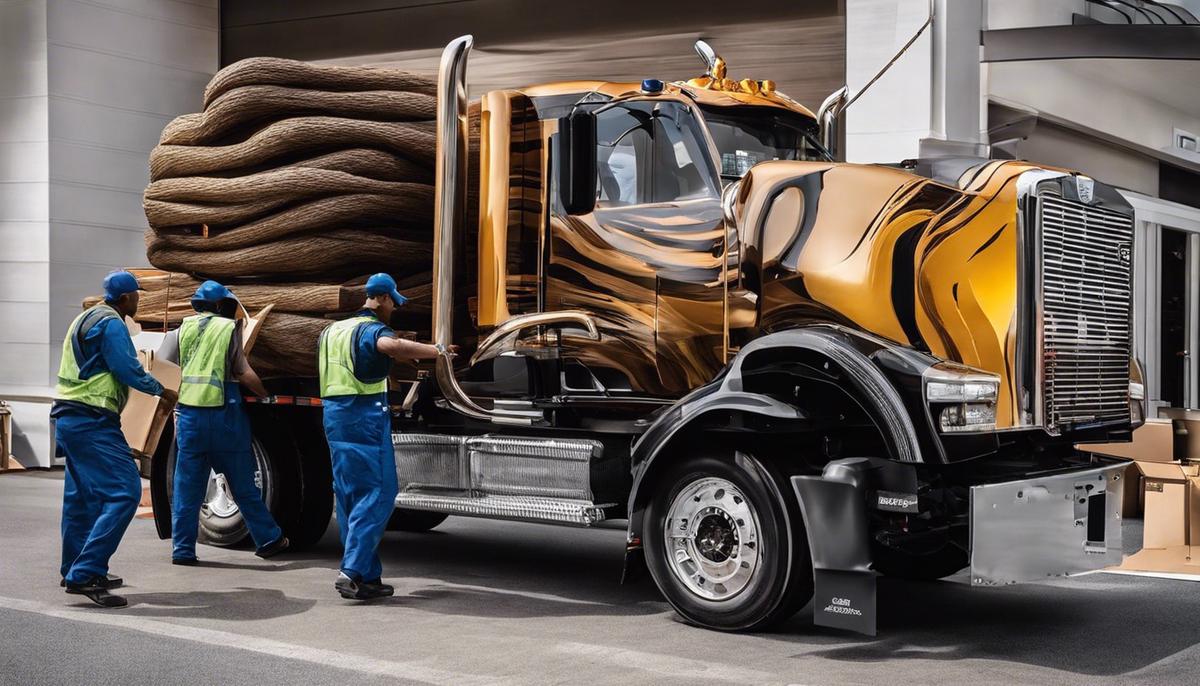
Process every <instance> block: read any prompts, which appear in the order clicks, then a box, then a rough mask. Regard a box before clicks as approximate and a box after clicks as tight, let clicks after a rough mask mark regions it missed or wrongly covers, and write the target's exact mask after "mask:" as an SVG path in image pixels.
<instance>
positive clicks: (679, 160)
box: [596, 100, 718, 207]
mask: <svg viewBox="0 0 1200 686" xmlns="http://www.w3.org/2000/svg"><path fill="white" fill-rule="evenodd" d="M697 134H698V125H697V123H696V120H695V118H694V117H693V116H692V113H691V111H690V110H689V109H688V108H687V107H685V106H683V105H681V104H680V103H677V102H670V101H663V102H656V101H645V100H639V101H634V102H628V103H622V104H620V105H617V106H616V107H612V108H609V109H606V110H603V111H601V112H599V113H598V114H597V115H596V145H597V149H596V167H597V174H598V176H599V183H598V184H597V188H598V195H597V203H596V204H597V207H622V206H626V205H641V204H646V203H666V202H674V201H680V200H695V199H699V198H715V197H717V195H718V191H717V182H716V174H715V172H714V170H713V169H712V167H711V164H710V162H709V160H708V156H707V155H706V154H705V148H704V145H703V144H702V143H701V140H703V139H702V138H701V137H700V136H699V135H697Z"/></svg>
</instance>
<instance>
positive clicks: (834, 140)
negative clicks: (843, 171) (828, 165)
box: [817, 86, 849, 160]
mask: <svg viewBox="0 0 1200 686" xmlns="http://www.w3.org/2000/svg"><path fill="white" fill-rule="evenodd" d="M848 95H849V90H848V89H847V87H846V86H842V87H841V88H839V89H837V90H835V91H834V92H832V93H830V94H829V97H827V98H825V102H822V103H821V106H820V107H819V108H818V109H817V124H818V125H819V126H820V127H821V145H823V146H825V149H826V150H828V151H829V154H830V155H832V156H833V159H835V160H840V159H841V154H840V153H841V151H840V150H838V149H837V148H838V127H839V122H840V121H841V117H842V112H843V111H844V110H845V109H846V107H847V105H848V103H847V101H846V99H847V96H848Z"/></svg>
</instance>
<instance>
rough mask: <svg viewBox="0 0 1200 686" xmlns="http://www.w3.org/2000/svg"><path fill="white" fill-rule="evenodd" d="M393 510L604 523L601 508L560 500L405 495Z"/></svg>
mask: <svg viewBox="0 0 1200 686" xmlns="http://www.w3.org/2000/svg"><path fill="white" fill-rule="evenodd" d="M396 507H403V508H408V509H412V510H426V511H429V512H445V513H447V514H455V515H466V516H469V517H490V518H495V519H516V520H520V521H526V522H547V523H553V524H572V525H575V526H591V525H593V524H596V523H597V522H600V521H602V520H603V519H604V507H605V506H603V505H595V504H593V503H592V502H590V501H583V500H560V499H555V498H538V497H530V496H510V495H479V496H471V495H461V496H456V495H447V494H440V493H427V492H420V491H405V492H402V493H401V494H400V495H398V496H396Z"/></svg>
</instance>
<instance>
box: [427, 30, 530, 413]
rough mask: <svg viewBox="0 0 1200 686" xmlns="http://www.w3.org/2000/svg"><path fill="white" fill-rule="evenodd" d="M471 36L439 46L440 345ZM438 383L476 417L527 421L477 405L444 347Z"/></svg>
mask: <svg viewBox="0 0 1200 686" xmlns="http://www.w3.org/2000/svg"><path fill="white" fill-rule="evenodd" d="M473 43H474V38H473V37H472V36H470V35H466V36H460V37H458V38H455V39H454V40H452V41H450V43H449V44H448V45H446V49H445V50H443V51H442V62H441V66H440V67H439V69H438V87H437V98H438V100H437V108H438V110H437V159H436V161H435V166H434V179H435V181H434V182H435V183H436V185H437V186H436V195H435V196H434V197H435V202H434V207H433V224H434V226H433V342H434V343H435V344H437V345H438V346H439V347H442V348H443V350H444V349H445V348H448V347H449V346H450V344H451V343H453V342H454V267H455V258H456V255H455V248H456V246H457V244H458V240H457V238H458V234H457V231H458V227H460V226H463V223H464V222H465V221H466V220H467V217H466V216H465V215H466V207H467V202H466V199H467V197H466V196H467V56H468V55H469V54H470V52H471V46H472V44H473ZM435 364H436V366H435V370H434V377H435V378H436V379H437V383H438V387H439V388H441V391H442V395H443V396H445V398H446V402H447V403H449V405H450V407H451V408H452V409H454V410H455V411H456V412H459V413H461V414H464V415H466V416H468V417H473V418H475V419H484V420H489V421H493V422H500V423H505V424H523V425H529V424H531V423H532V420H531V419H530V418H529V417H528V416H513V415H512V414H507V413H503V412H496V411H494V410H488V409H486V408H483V407H480V406H479V405H478V404H476V403H475V401H473V400H471V398H470V397H468V396H467V394H466V392H464V391H463V389H462V387H461V386H459V385H458V379H457V378H455V376H454V361H453V359H452V358H451V356H450V354H449V353H446V352H443V353H441V354H440V355H438V358H437V361H436V363H435Z"/></svg>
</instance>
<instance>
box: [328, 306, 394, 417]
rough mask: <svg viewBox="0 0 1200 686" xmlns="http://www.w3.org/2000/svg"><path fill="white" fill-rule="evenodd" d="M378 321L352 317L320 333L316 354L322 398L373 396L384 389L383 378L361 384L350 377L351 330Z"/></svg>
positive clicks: (352, 356)
mask: <svg viewBox="0 0 1200 686" xmlns="http://www.w3.org/2000/svg"><path fill="white" fill-rule="evenodd" d="M378 321H379V320H378V319H376V318H374V317H367V316H363V317H352V318H350V319H344V320H342V321H340V322H337V323H335V324H333V325H331V326H329V327H328V328H326V329H325V330H324V331H322V332H321V340H320V342H319V343H318V344H317V355H318V358H319V359H318V367H319V369H320V373H321V397H322V398H329V397H332V396H337V395H375V394H377V393H384V392H386V391H387V379H380V380H379V381H375V382H372V383H363V382H362V381H359V380H358V377H356V376H354V331H355V330H356V329H357V328H358V325H359V324H366V323H369V322H378Z"/></svg>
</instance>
